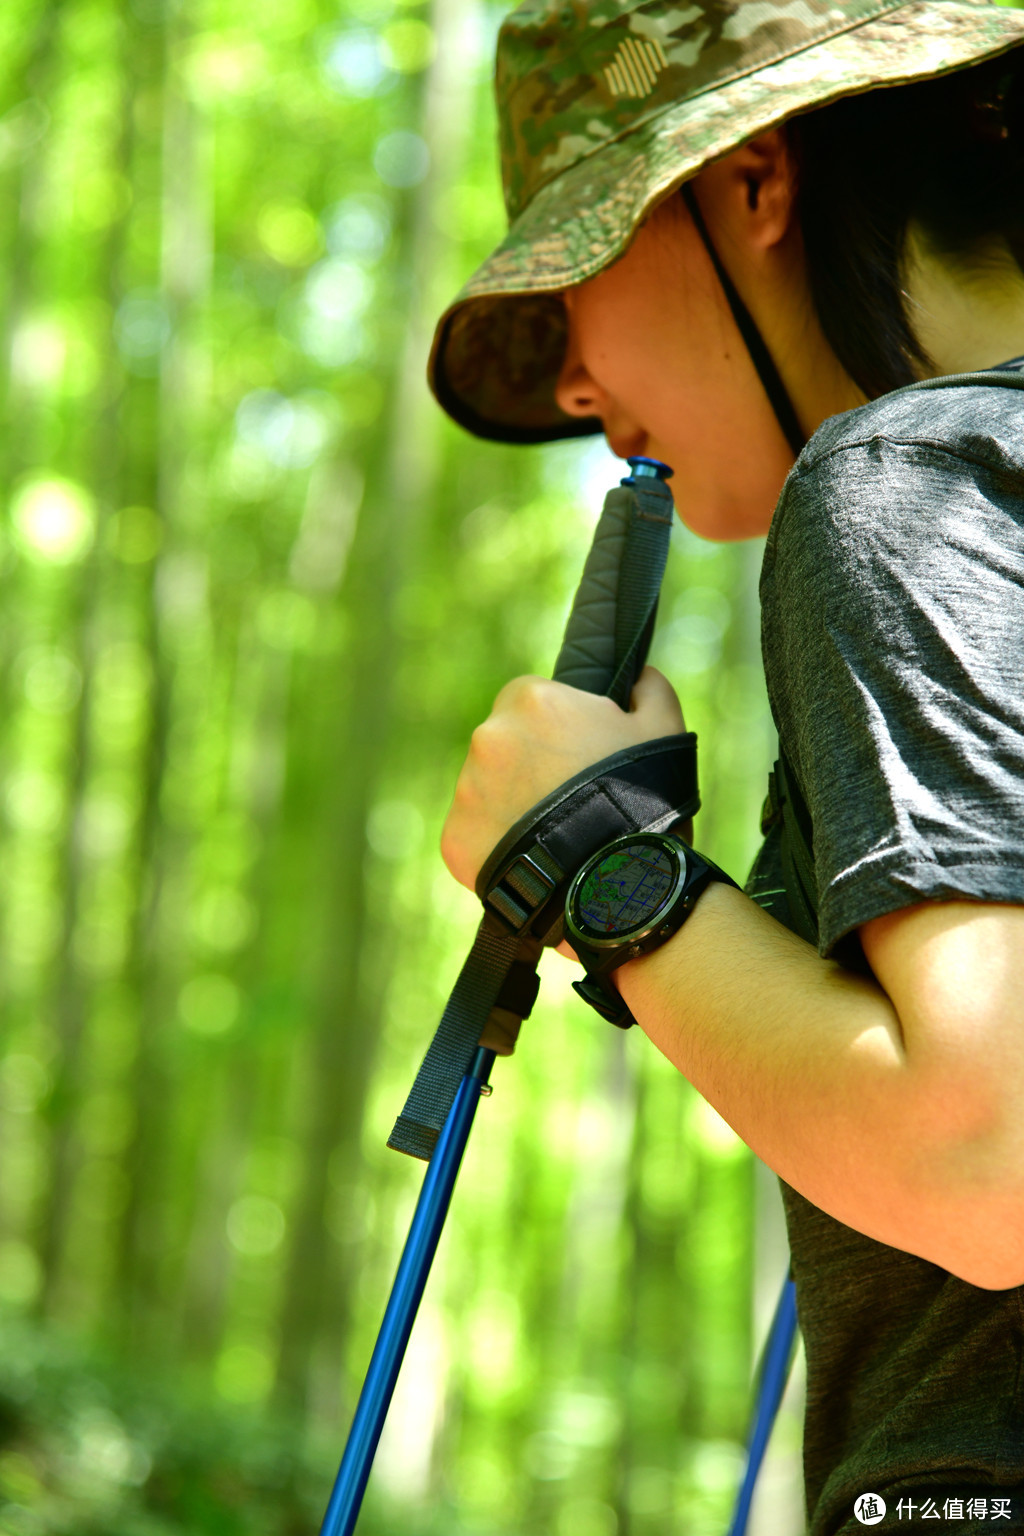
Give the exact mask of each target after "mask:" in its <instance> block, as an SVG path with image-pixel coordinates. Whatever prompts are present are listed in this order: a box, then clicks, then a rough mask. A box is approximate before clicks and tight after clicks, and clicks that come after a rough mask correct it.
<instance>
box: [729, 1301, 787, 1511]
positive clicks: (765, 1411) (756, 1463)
mask: <svg viewBox="0 0 1024 1536" xmlns="http://www.w3.org/2000/svg"><path fill="white" fill-rule="evenodd" d="M795 1334H796V1286H795V1285H794V1284H793V1282H792V1280H791V1279H790V1278H789V1276H788V1275H787V1276H786V1279H785V1280H784V1281H783V1283H782V1292H781V1294H780V1296H779V1299H778V1302H777V1304H776V1307H775V1316H774V1317H773V1318H772V1325H771V1327H770V1328H769V1330H768V1337H767V1339H766V1340H765V1346H764V1353H763V1355H762V1357H761V1372H760V1376H761V1384H760V1388H759V1390H758V1394H757V1407H756V1410H755V1413H754V1424H753V1428H752V1429H751V1431H750V1443H749V1446H748V1448H747V1470H746V1472H745V1474H744V1477H743V1482H742V1484H741V1485H740V1491H739V1493H738V1495H737V1497H736V1508H735V1511H734V1512H733V1517H732V1524H731V1525H730V1527H729V1536H745V1532H746V1529H747V1521H748V1519H749V1518H750V1505H751V1501H752V1500H753V1497H754V1484H755V1483H756V1482H757V1474H758V1472H759V1471H760V1470H761V1462H762V1460H763V1459H764V1453H765V1451H766V1450H767V1448H768V1437H769V1435H770V1434H771V1432H772V1425H773V1424H774V1423H775V1415H776V1414H777V1413H778V1411H779V1404H780V1403H781V1402H782V1394H783V1392H785V1390H786V1378H787V1377H788V1375H789V1357H790V1354H791V1353H792V1349H793V1338H794V1336H795Z"/></svg>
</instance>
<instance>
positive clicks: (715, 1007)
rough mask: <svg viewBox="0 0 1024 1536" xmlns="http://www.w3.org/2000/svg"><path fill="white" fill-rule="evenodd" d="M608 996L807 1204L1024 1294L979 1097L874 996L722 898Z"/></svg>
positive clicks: (1013, 1222)
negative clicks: (617, 994) (618, 994)
mask: <svg viewBox="0 0 1024 1536" xmlns="http://www.w3.org/2000/svg"><path fill="white" fill-rule="evenodd" d="M616 981H617V984H618V985H619V987H620V989H621V991H622V994H623V996H624V997H625V999H626V1001H627V1003H628V1004H629V1006H630V1008H631V1010H632V1012H633V1014H634V1015H635V1017H636V1018H637V1019H638V1021H639V1022H640V1024H641V1026H642V1028H643V1029H644V1031H645V1033H646V1034H647V1035H648V1036H649V1037H650V1039H651V1040H652V1041H653V1042H654V1044H655V1045H657V1046H658V1048H659V1049H660V1050H661V1051H662V1052H663V1053H664V1054H665V1055H666V1056H667V1057H668V1059H669V1060H670V1061H672V1062H673V1063H674V1064H675V1065H676V1066H677V1067H678V1068H679V1070H680V1071H681V1072H683V1073H684V1074H685V1076H686V1077H687V1078H688V1079H689V1080H690V1081H691V1082H692V1083H693V1084H694V1086H695V1087H696V1088H697V1089H699V1091H700V1092H701V1093H702V1094H703V1095H704V1096H705V1098H707V1099H708V1100H709V1102H710V1103H711V1104H713V1105H714V1106H715V1108H716V1109H717V1110H718V1111H719V1113H720V1114H721V1115H722V1116H723V1117H724V1118H725V1119H726V1120H727V1121H728V1122H729V1124H730V1125H731V1126H732V1127H733V1129H734V1130H735V1131H736V1132H737V1133H738V1134H739V1135H740V1136H741V1137H742V1138H743V1140H744V1141H745V1142H746V1143H747V1144H748V1145H749V1146H750V1147H752V1148H753V1150H754V1151H755V1152H756V1153H757V1154H758V1156H760V1157H761V1158H762V1159H763V1161H764V1162H766V1163H767V1164H768V1166H769V1167H771V1168H773V1169H774V1170H775V1172H777V1173H778V1174H779V1175H780V1176H781V1177H782V1178H783V1179H785V1180H786V1182H787V1183H789V1184H791V1185H792V1186H793V1187H794V1188H795V1189H797V1190H799V1191H800V1193H801V1194H803V1195H804V1196H806V1198H807V1199H809V1200H811V1201H812V1202H813V1203H814V1204H815V1205H817V1206H819V1207H820V1208H821V1209H822V1210H825V1211H827V1212H828V1213H829V1214H830V1215H832V1216H834V1217H836V1218H837V1219H838V1220H840V1221H842V1222H844V1223H846V1224H847V1225H848V1226H851V1227H854V1228H855V1229H856V1230H858V1231H860V1232H863V1233H865V1234H867V1235H868V1236H870V1237H873V1238H876V1239H878V1240H879V1241H881V1242H884V1243H888V1244H890V1245H892V1246H894V1247H897V1248H902V1249H905V1250H907V1251H909V1252H911V1253H915V1254H918V1255H919V1256H921V1257H923V1258H925V1259H928V1260H930V1261H932V1262H933V1263H936V1264H939V1265H941V1266H942V1267H943V1268H946V1269H949V1270H951V1271H952V1272H953V1273H955V1274H958V1275H959V1276H960V1277H961V1278H963V1279H966V1280H969V1281H971V1282H972V1283H973V1284H977V1285H989V1286H993V1287H1000V1286H1003V1285H1010V1284H1016V1283H1018V1282H1019V1280H1022V1279H1024V1237H1022V1231H1021V1229H1022V1227H1024V1221H1022V1219H1021V1216H1020V1214H1019V1212H1020V1190H1019V1188H1018V1189H1014V1187H1013V1180H1012V1179H1007V1178H1006V1177H1004V1174H1005V1170H1004V1169H995V1168H994V1166H993V1162H994V1159H995V1158H996V1157H997V1155H999V1149H997V1146H996V1142H997V1140H998V1138H997V1137H995V1135H994V1126H993V1122H992V1117H991V1115H990V1113H989V1109H990V1106H989V1103H988V1101H987V1099H986V1096H985V1094H984V1093H974V1092H972V1091H971V1088H970V1084H969V1083H966V1082H964V1083H956V1082H951V1081H949V1080H948V1073H947V1070H946V1068H944V1067H942V1066H940V1065H939V1064H938V1062H937V1058H936V1056H935V1054H934V1053H930V1052H929V1051H928V1050H927V1049H925V1048H918V1046H917V1042H916V1041H914V1042H912V1043H911V1046H910V1048H908V1045H907V1042H906V1041H905V1039H904V1031H903V1029H902V1027H901V1022H900V1019H899V1018H898V1016H897V1014H896V1011H895V1009H894V1007H893V1004H892V1003H891V1002H890V1000H889V998H888V997H887V996H886V994H885V992H884V991H883V990H882V989H881V988H880V987H879V986H878V985H876V984H875V983H874V982H872V981H870V980H867V979H864V978H862V977H860V976H857V975H855V974H853V973H852V972H850V971H847V970H844V969H843V968H842V967H841V966H839V965H837V964H836V963H834V962H832V961H826V960H822V959H821V958H820V957H819V956H818V955H817V953H816V952H815V951H814V950H813V949H812V948H811V947H810V946H809V945H808V944H805V943H804V942H803V941H802V940H801V939H799V938H797V937H795V936H794V935H793V934H791V933H789V932H788V931H787V930H786V929H784V928H783V927H781V925H780V924H779V923H777V922H776V921H775V920H774V919H773V918H771V917H769V916H767V915H766V914H765V913H764V912H762V911H761V910H760V908H758V907H757V906H756V905H755V904H754V903H753V902H752V901H750V900H749V898H747V897H745V896H743V895H742V894H741V893H740V892H738V891H736V890H733V889H732V888H730V887H726V886H723V885H712V886H710V887H709V888H708V890H707V891H706V892H705V894H704V895H703V896H702V897H701V899H700V901H699V902H698V904H697V907H696V910H695V911H694V914H693V916H692V917H691V918H690V920H689V921H688V922H687V923H686V924H685V925H684V926H683V927H682V928H681V929H680V931H679V932H678V934H676V935H675V937H674V938H673V939H672V940H671V941H670V942H669V943H667V944H665V945H664V946H663V947H662V948H661V949H659V950H656V951H655V952H654V953H652V954H650V955H647V956H645V957H644V958H642V959H640V960H636V961H633V962H631V963H629V964H628V965H625V966H623V967H622V968H621V969H620V970H619V971H618V972H617V973H616ZM997 1175H998V1176H997ZM1018 1270H1019V1271H1020V1273H1019V1275H1018V1274H1017V1271H1018Z"/></svg>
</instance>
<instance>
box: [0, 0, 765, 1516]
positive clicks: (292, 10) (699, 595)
mask: <svg viewBox="0 0 1024 1536" xmlns="http://www.w3.org/2000/svg"><path fill="white" fill-rule="evenodd" d="M498 14H499V13H498V11H496V10H495V9H494V8H493V7H492V6H490V5H488V4H485V3H482V0H435V3H434V4H433V6H432V8H429V9H428V8H427V7H425V6H424V5H423V4H419V3H417V0H289V3H288V4H287V5H281V4H272V3H271V0H244V3H243V0H61V3H57V0H5V4H4V5H3V7H2V8H0V60H2V61H3V62H2V65H0V274H2V277H0V328H2V334H3V343H4V344H3V347H2V349H0V412H2V416H3V430H2V432H0V496H2V507H3V519H2V525H0V954H2V956H3V964H2V967H0V999H2V1008H3V1020H4V1030H3V1047H2V1049H3V1055H2V1057H0V1107H2V1118H0V1170H2V1174H0V1306H2V1313H3V1316H4V1317H6V1318H7V1322H6V1324H5V1325H4V1329H3V1332H2V1333H0V1532H2V1533H4V1536H7V1533H10V1536H35V1533H51V1532H52V1533H54V1536H63V1533H68V1536H70V1533H74V1536H89V1533H92V1532H96V1533H99V1532H101V1531H102V1532H103V1533H105V1536H162V1533H164V1532H170V1531H172V1530H188V1531H190V1532H217V1533H224V1536H234V1533H235V1532H238V1533H248V1532H261V1533H263V1532H266V1533H275V1536H276V1533H281V1536H285V1533H292V1532H296V1533H298V1532H301V1531H312V1530H314V1529H316V1526H317V1523H318V1519H319V1515H320V1513H321V1511H322V1508H323V1505H324V1503H325V1500H326V1496H327V1492H328V1490H329V1487H330V1481H331V1477H332V1475H333V1469H334V1465H335V1463H336V1459H337V1456H338V1454H339V1452H340V1449H341V1445H342V1443H343V1438H344V1432H345V1429H346V1427H347V1424H348V1420H349V1416H350V1414H351V1411H352V1407H353V1405H354V1401H355V1394H356V1392H357V1390H358V1386H359V1383H360V1381H361V1378H362V1373H363V1371H364V1369H365V1365H366V1361H367V1359H368V1356H369V1351H370V1347H371V1345H372V1341H373V1338H374V1335H375V1332H376V1328H377V1326H378V1323H379V1319H380V1314H381V1310H382V1302H383V1298H384V1296H385V1295H386V1291H387V1287H388V1285H389V1283H390V1277H391V1274H392V1273H393V1268H394V1264H395V1260H396V1257H397V1253H398V1251H399V1249H400V1245H401V1241H402V1238H403V1235H404V1231H405V1229H406V1227H407V1223H408V1218H409V1214H410V1211H411V1208H412V1203H413V1201H414V1199H415V1195H416V1191H417V1189H418V1185H419V1180H420V1169H419V1166H418V1165H415V1164H413V1163H411V1162H409V1161H407V1160H405V1159H402V1158H398V1157H395V1156H394V1155H393V1154H391V1153H388V1152H386V1151H385V1150H384V1140H385V1137H386V1135H387V1132H388V1130H389V1128H390V1125H391V1122H392V1120H393V1118H394V1115H395V1113H396V1112H397V1110H398V1109H399V1108H400V1106H401V1103H402V1101H403V1098H404V1094H405V1091H406V1089H407V1086H408V1083H409V1081H410V1079H411V1075H412V1073H413V1070H414V1068H415V1066H416V1065H417V1064H418V1061H419V1058H420V1055H421V1053H422V1050H423V1048H424V1046H425V1044H426V1041H427V1039H428V1037H429V1035H430V1032H431V1031H432V1029H433V1026H434V1023H435V1021H436V1018H437V1017H438V1015H439V1012H440V1008H441V1006H442V1004H443V1001H444V998H445V996H446V994H447V990H448V988H449V986H450V984H451V981H452V979H453V977H454V974H455V972H456V970H457V967H458V964H459V962H460V959H461V954H460V951H461V950H462V949H463V947H464V946H465V945H466V943H467V941H468V936H469V935H470V934H471V933H472V931H473V928H474V927H475V922H476V915H475V910H474V905H475V904H474V902H473V899H472V898H471V897H470V896H468V894H467V893H465V892H464V891H461V890H460V889H458V888H457V887H455V886H454V885H453V884H452V882H451V881H450V879H449V878H448V876H447V875H446V874H445V872H444V870H443V868H442V867H441V865H440V861H439V858H438V856H437V853H436V847H437V839H438V833H439V829H440V825H441V821H442V818H443V815H444V810H445V807H446V803H447V799H448V796H449V795H450V791H451V786H452V783H453V781H454V777H455V774H456V772H457V769H458V765H459V763H460V761H461V757H462V754H463V752H464V749H465V743H466V740H467V738H468V735H469V732H470V731H471V729H472V728H473V726H474V725H475V724H476V723H477V722H478V720H479V719H480V718H481V717H482V716H483V715H484V714H485V713H486V712H487V710H488V708H489V706H490V701H491V699H492V698H493V696H494V694H495V692H496V691H497V690H498V688H499V687H500V686H501V685H502V684H503V683H504V682H505V681H506V680H507V679H508V678H509V677H510V676H512V675H514V674H516V673H520V672H523V671H534V672H545V671H547V670H548V669H549V668H550V665H551V662H552V659H553V657H554V654H555V650H556V648H557V643H558V639H559V636H560V630H561V625H562V623H563V621H564V615H565V612H566V609H567V605H568V602H569V598H570V595H571V592H572V589H573V586H574V582H575V578H576V575H577V573H578V570H579V568H580V565H581V563H582V559H583V555H584V553H585V549H586V546H587V542H588V537H589V529H590V526H591V525H592V522H593V519H594V517H595V516H596V512H597V510H598V506H599V503H600V500H601V497H602V496H603V493H604V490H605V489H606V488H607V486H608V485H609V484H611V483H613V482H614V480H615V479H616V478H617V476H618V473H619V472H620V470H619V466H618V465H617V464H616V463H615V461H614V460H612V459H611V457H610V455H609V454H608V453H607V451H606V450H605V449H604V448H603V447H597V448H580V447H578V446H571V447H565V448H552V449H550V450H545V451H539V450H538V451H522V450H512V449H508V450H506V449H499V448H495V447H493V446H485V445H483V444H479V443H475V442H473V441H471V440H469V439H468V438H466V437H465V436H463V435H462V434H460V433H458V432H456V431H455V430H454V429H453V428H451V427H450V426H449V425H448V424H447V423H446V422H445V421H444V420H443V419H442V418H441V416H440V413H439V412H438V411H437V410H436V408H435V407H434V406H433V404H432V402H431V401H430V399H429V397H428V395H427V392H426V389H425V386H424V384H423V366H424V361H425V356H426V351H427V347H428V344H429V336H430V330H431V326H432V322H433V319H434V317H435V316H436V314H437V313H438V312H439V311H440V309H441V307H442V306H443V304H444V303H445V302H446V301H447V299H448V298H449V297H450V296H451V293H452V292H453V291H454V290H455V288H456V287H457V286H458V284H459V282H460V281H461V280H462V279H463V278H464V277H465V275H466V274H467V273H468V271H469V270H470V269H471V268H472V266H473V264H474V263H475V262H476V261H477V260H479V259H480V258H481V257H482V256H483V255H484V254H485V252H486V250H487V249H488V248H489V245H490V243H491V242H492V241H493V239H494V238H495V236H496V235H497V234H498V232H499V230H500V227H501V220H502V215H501V207H500V196H499V192H498V186H497V177H496V173H495V163H494V162H495V154H494V150H493V147H492V146H493V142H494V128H493V121H492V111H491V106H490V102H489V90H488V77H489V60H490V55H491V51H492V45H493V37H494V33H495V30H496V26H497V19H498ZM758 559H759V552H758V551H757V550H756V549H753V548H747V547H738V548H733V547H713V546H703V545H701V544H700V543H699V542H698V541H697V540H695V539H693V538H692V537H690V536H688V535H686V534H685V533H684V532H683V531H682V530H679V534H678V537H677V540H676V551H675V559H674V563H673V570H672V574H671V576H670V579H669V585H668V587H667V589H666V594H665V599H664V602H663V623H662V629H661V633H660V637H659V639H658V642H657V651H656V656H655V659H656V660H658V661H659V663H660V664H661V665H662V666H663V668H664V669H665V670H666V671H667V672H668V673H669V674H670V676H672V677H673V678H674V680H675V681H676V682H677V683H678V684H679V686H680V688H681V691H682V693H683V696H684V700H685V704H686V708H687V713H688V718H689V721H690V723H691V724H692V725H693V726H694V727H695V728H696V729H697V730H698V731H699V732H700V734H701V738H702V774H703V782H704V786H705V807H706V808H705V810H704V812H703V813H702V820H701V823H700V829H701V830H700V841H701V845H702V846H703V847H704V848H705V849H706V850H707V852H708V853H710V854H711V855H712V856H714V857H716V858H718V859H719V860H720V861H722V862H723V863H724V864H725V865H726V867H728V868H730V869H731V870H733V871H735V872H736V873H738V874H739V873H742V872H743V870H744V868H745V866H746V864H747V863H748V862H749V859H750V856H751V854H752V852H753V848H754V846H755V842H756V836H757V829H756V822H757V810H758V807H759V804H760V800H761V797H762V795H763V791H764V776H765V771H766V768H767V766H768V764H769V762H770V759H771V755H772V754H771V748H772V742H771V733H770V728H769V726H770V722H769V719H768V716H767V711H766V706H765V702H764V697H763V691H762V683H761V677H760V667H759V659H758V643H757V617H756V602H755V585H756V574H757V565H758ZM544 970H545V987H544V993H543V995H542V1003H541V1005H540V1007H539V1008H538V1010H537V1012H536V1013H535V1016H534V1018H533V1019H532V1020H531V1021H530V1023H529V1024H528V1026H527V1027H526V1029H525V1030H524V1034H523V1039H522V1042H521V1044H520V1047H519V1050H518V1052H517V1055H516V1057H515V1059H514V1060H513V1061H512V1062H509V1063H500V1064H499V1070H498V1071H497V1073H496V1078H495V1083H496V1087H495V1093H494V1096H493V1098H492V1099H491V1100H490V1101H489V1102H488V1104H487V1105H486V1107H485V1110H484V1112H483V1113H482V1114H481V1116H480V1117H479V1122H478V1129H477V1131H476V1132H475V1133H474V1142H473V1144H472V1146H471V1148H470V1154H469V1158H468V1161H467V1166H466V1168H465V1170H464V1172H463V1176H462V1178H461V1181H460V1187H459V1191H458V1194H457V1198H456V1202H455V1208H454V1209H453V1214H452V1217H451V1219H450V1223H449V1229H448V1231H447V1232H446V1235H445V1239H444V1244H443V1248H442V1253H441V1256H440V1259H439V1263H438V1268H437V1271H436V1272H435V1274H434V1276H433V1278H432V1281H431V1285H430V1287H429V1290H428V1294H427V1298H426V1301H425V1304H424V1309H423V1313H422V1315H421V1318H420V1321H419V1323H418V1325H417V1329H416V1332H415V1335H414V1338H413V1344H412V1349H411V1354H410V1358H409V1360H408V1363H407V1366H406V1370H405V1373H404V1376H403V1381H402V1383H401V1385H400V1389H399V1393H398V1396H397V1398H396V1402H395V1406H394V1410H393V1413H392V1416H391V1419H390V1420H389V1424H388V1427H387V1430H386V1432H385V1437H384V1441H383V1442H382V1446H381V1451H380V1455H379V1458H378V1464H377V1468H376V1471H375V1474H374V1479H373V1482H372V1486H371V1491H370V1497H369V1500H368V1503H367V1508H366V1511H365V1514H364V1521H363V1524H362V1525H361V1527H360V1529H361V1530H363V1531H365V1532H366V1536H383V1533H385V1532H397V1531H402V1532H404V1533H411V1536H415V1533H417V1532H422V1533H427V1532H438V1533H442V1532H443V1533H444V1536H457V1533H459V1532H467V1533H468V1532H480V1533H484V1532H486V1533H493V1536H499V1533H503V1532H508V1533H512V1532H515V1533H537V1536H540V1533H548V1532H550V1533H552V1536H616V1533H619V1536H626V1533H627V1532H635V1533H637V1536H643V1533H646V1532H651V1533H653V1532H659V1533H664V1532H668V1531H670V1530H672V1531H679V1532H686V1533H693V1536H703V1533H705V1532H707V1533H711V1532H717V1531H720V1530H722V1529H723V1528H724V1523H725V1520H726V1511H727V1508H728V1503H729V1499H730V1497H731V1493H732V1489H733V1486H734V1483H735V1479H736V1476H737V1472H738V1468H739V1466H740V1461H741V1452H740V1443H741V1440H742V1435H743V1430H744V1420H745V1413H746V1402H747V1391H748V1379H749V1373H750V1362H751V1347H752V1337H751V1336H752V1331H753V1326H754V1324H753V1311H752V1298H753V1294H754V1279H755V1277H754V1264H753V1254H754V1245H755V1236H754V1206H755V1172H754V1169H753V1167H752V1162H751V1159H750V1157H749V1154H747V1152H746V1151H745V1149H744V1148H742V1147H741V1146H740V1144H739V1143H738V1142H737V1141H736V1138H735V1137H734V1136H733V1135H732V1133H731V1132H730V1131H729V1130H728V1128H727V1127H726V1126H724V1124H723V1123H722V1122H721V1121H720V1120H719V1119H718V1117H717V1116H716V1115H715V1114H714V1113H713V1112H712V1111H710V1110H709V1109H708V1108H707V1107H706V1106H705V1105H703V1104H702V1102H701V1101H700V1100H699V1099H698V1098H697V1097H696V1095H694V1094H693V1093H692V1091H691V1090H690V1089H689V1088H688V1086H687V1085H686V1083H685V1082H683V1081H682V1080H681V1079H680V1078H679V1077H678V1076H677V1074H675V1073H674V1072H673V1071H672V1069H670V1068H669V1067H668V1066H667V1065H666V1064H665V1063H664V1062H663V1061H661V1059H660V1058H657V1057H656V1056H655V1055H654V1053H653V1051H652V1050H651V1048H650V1047H649V1046H648V1045H647V1043H646V1041H644V1040H643V1039H639V1038H637V1039H634V1038H632V1037H629V1038H625V1039H623V1038H621V1037H620V1036H619V1035H618V1034H617V1032H615V1031H610V1030H609V1031H601V1030H600V1029H599V1028H598V1027H597V1024H596V1021H595V1019H594V1018H592V1017H589V1016H587V1017H584V1016H583V1013H584V1010H583V1009H582V1008H580V1007H579V1006H578V1005H577V1004H576V1002H575V999H574V998H572V994H571V993H569V992H568V983H567V979H566V974H565V973H567V970H568V968H567V967H565V966H564V965H562V964H561V962H559V961H558V960H557V959H554V960H553V962H552V963H551V964H545V967H544ZM634 1033H635V1034H638V1033H639V1032H634ZM613 1036H614V1038H612V1037H613ZM775 1278H776V1277H775V1276H774V1275H771V1276H770V1277H769V1280H768V1285H769V1289H770V1288H771V1287H772V1286H773V1285H774V1283H775ZM760 1309H761V1311H762V1312H763V1304H760ZM770 1528H771V1529H772V1530H773V1532H774V1536H784V1521H783V1520H782V1518H781V1516H780V1515H777V1516H776V1518H775V1519H774V1523H773V1524H772V1525H771V1527H770Z"/></svg>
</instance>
